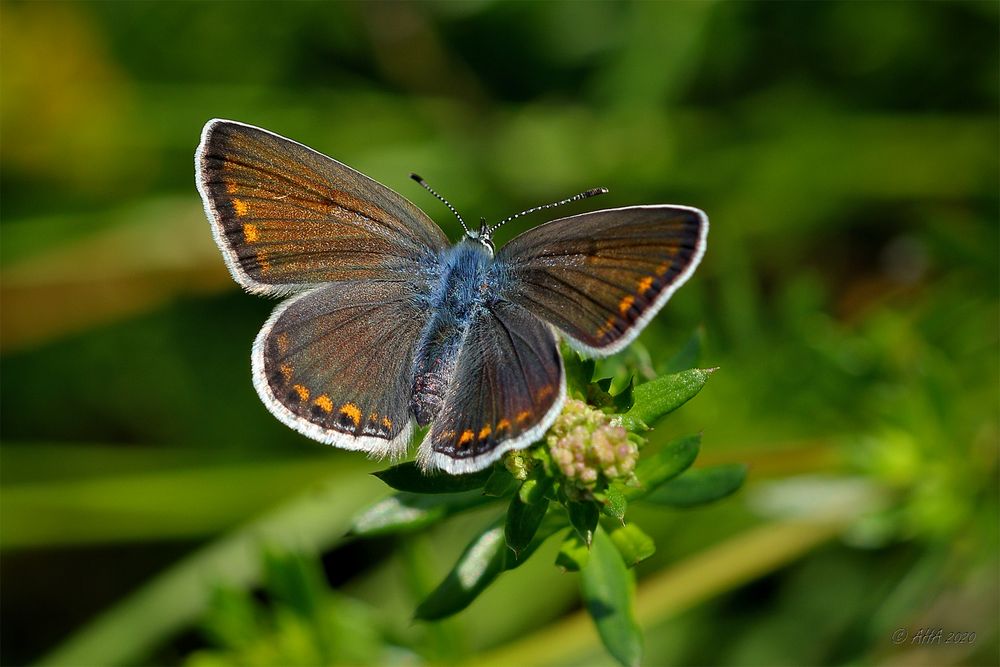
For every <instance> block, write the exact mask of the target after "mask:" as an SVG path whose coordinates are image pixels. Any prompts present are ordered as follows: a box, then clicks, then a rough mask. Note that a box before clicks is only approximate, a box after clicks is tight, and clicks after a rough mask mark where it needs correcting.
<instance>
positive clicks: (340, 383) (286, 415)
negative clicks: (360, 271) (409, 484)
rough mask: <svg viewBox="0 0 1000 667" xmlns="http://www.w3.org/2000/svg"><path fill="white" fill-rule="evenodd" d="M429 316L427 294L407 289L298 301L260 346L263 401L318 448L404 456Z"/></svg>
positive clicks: (274, 319)
mask: <svg viewBox="0 0 1000 667" xmlns="http://www.w3.org/2000/svg"><path fill="white" fill-rule="evenodd" d="M417 286H418V287H419V285H417ZM425 308H426V304H425V302H424V301H423V296H422V295H421V294H420V292H419V290H415V289H414V286H413V285H411V284H408V283H402V282H372V283H358V282H355V283H339V284H331V285H326V286H323V287H319V288H315V289H313V290H310V291H308V292H306V293H304V294H301V295H298V296H295V297H292V298H290V299H289V300H287V301H286V302H284V303H283V304H281V305H280V306H278V308H277V309H276V310H275V312H274V314H273V315H272V316H271V319H270V320H269V321H268V323H267V324H266V325H265V326H264V328H263V329H262V330H261V332H260V334H259V335H258V337H257V341H256V343H255V344H254V349H253V370H254V384H255V385H256V387H257V391H258V393H259V394H260V396H261V398H262V399H263V401H264V403H265V404H266V405H267V407H268V409H270V410H271V412H273V413H274V414H275V416H277V417H278V418H279V419H280V420H281V421H283V422H284V423H286V424H287V425H289V426H291V427H292V428H294V429H296V430H297V431H299V432H301V433H303V434H305V435H307V436H309V437H311V438H313V439H315V440H319V441H321V442H326V443H329V444H333V445H336V446H338V447H342V448H345V449H360V450H364V451H367V452H369V453H370V454H373V455H394V456H395V455H400V454H401V453H402V452H404V451H405V450H406V447H407V445H408V444H409V436H410V433H411V430H412V424H411V417H410V412H409V400H410V393H411V387H412V381H413V374H412V363H413V350H414V348H415V347H416V345H417V341H418V338H419V335H420V330H421V326H422V322H423V317H422V311H423V309H425Z"/></svg>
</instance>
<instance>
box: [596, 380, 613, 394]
mask: <svg viewBox="0 0 1000 667" xmlns="http://www.w3.org/2000/svg"><path fill="white" fill-rule="evenodd" d="M611 382H612V378H601V379H600V380H598V381H597V383H596V384H597V386H598V387H600V388H601V391H603V392H605V393H608V392H610V391H611Z"/></svg>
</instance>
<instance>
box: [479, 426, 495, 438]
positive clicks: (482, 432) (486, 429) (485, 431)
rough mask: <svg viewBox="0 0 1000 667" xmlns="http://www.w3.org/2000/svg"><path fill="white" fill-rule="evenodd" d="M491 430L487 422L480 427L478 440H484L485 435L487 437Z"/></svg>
mask: <svg viewBox="0 0 1000 667" xmlns="http://www.w3.org/2000/svg"><path fill="white" fill-rule="evenodd" d="M492 432H493V429H491V428H490V427H489V424H487V425H486V426H484V427H482V428H481V429H479V440H485V439H486V438H487V437H489V435H490V433H492Z"/></svg>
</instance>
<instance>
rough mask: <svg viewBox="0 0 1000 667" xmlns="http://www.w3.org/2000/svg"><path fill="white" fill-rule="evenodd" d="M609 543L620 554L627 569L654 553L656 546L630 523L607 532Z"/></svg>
mask: <svg viewBox="0 0 1000 667" xmlns="http://www.w3.org/2000/svg"><path fill="white" fill-rule="evenodd" d="M609 534H610V536H611V541H612V542H614V545H615V548H617V549H618V553H620V554H621V556H622V560H623V561H625V564H626V565H628V566H629V567H635V565H636V564H638V563H639V562H640V561H644V560H646V559H647V558H649V557H650V556H652V555H653V554H654V553H656V544H655V543H654V542H653V538H651V537H650V536H649V535H647V534H646V533H644V532H642V530H641V529H640V528H639V527H638V526H637V525H635V524H634V523H630V524H627V525H624V526H621V525H619V526H614V527H612V529H611V530H610V531H609Z"/></svg>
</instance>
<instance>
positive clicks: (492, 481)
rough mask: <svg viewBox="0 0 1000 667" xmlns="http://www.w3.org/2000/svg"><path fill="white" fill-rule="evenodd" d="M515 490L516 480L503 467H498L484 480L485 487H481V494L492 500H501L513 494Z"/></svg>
mask: <svg viewBox="0 0 1000 667" xmlns="http://www.w3.org/2000/svg"><path fill="white" fill-rule="evenodd" d="M516 488H517V480H516V479H515V478H514V476H513V475H511V474H510V471H509V470H507V468H506V467H505V466H502V465H498V466H494V467H493V474H492V475H490V478H489V479H488V480H486V486H484V487H483V494H484V495H487V496H490V497H492V498H503V497H504V496H506V495H508V494H510V493H513V492H514V490H515V489H516Z"/></svg>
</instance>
